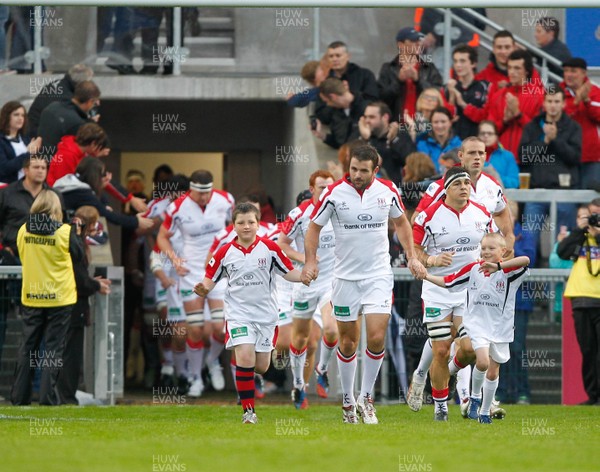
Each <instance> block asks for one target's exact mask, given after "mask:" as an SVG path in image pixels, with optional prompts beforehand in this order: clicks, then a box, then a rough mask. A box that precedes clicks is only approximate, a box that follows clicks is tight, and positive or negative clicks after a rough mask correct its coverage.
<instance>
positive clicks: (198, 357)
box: [186, 339, 205, 378]
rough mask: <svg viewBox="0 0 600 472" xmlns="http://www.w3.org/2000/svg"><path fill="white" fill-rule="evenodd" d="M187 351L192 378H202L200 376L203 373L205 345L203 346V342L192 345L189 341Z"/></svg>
mask: <svg viewBox="0 0 600 472" xmlns="http://www.w3.org/2000/svg"><path fill="white" fill-rule="evenodd" d="M190 344H191V345H190ZM186 351H187V356H188V371H189V375H190V377H193V378H196V377H197V378H200V374H201V372H202V363H203V361H204V351H205V349H204V344H202V341H199V342H198V343H192V342H191V341H190V340H189V339H188V341H187V343H186Z"/></svg>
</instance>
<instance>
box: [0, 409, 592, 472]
mask: <svg viewBox="0 0 600 472" xmlns="http://www.w3.org/2000/svg"><path fill="white" fill-rule="evenodd" d="M450 408H451V409H450V421H449V422H448V423H444V424H440V423H434V422H433V419H432V416H433V409H432V407H431V406H426V407H424V408H423V410H422V411H420V412H419V413H414V412H412V411H410V410H409V409H408V407H407V406H406V405H390V406H378V408H377V413H378V417H379V420H380V424H379V425H364V424H359V425H344V424H342V422H341V410H340V407H339V406H338V405H337V404H335V405H334V404H328V405H322V404H321V405H319V404H316V405H311V408H310V409H308V410H305V411H297V410H295V409H294V408H293V406H292V405H289V406H287V405H262V404H259V405H258V406H257V414H258V417H259V424H257V425H242V424H241V409H240V407H239V406H231V405H228V406H222V405H215V404H203V405H170V406H165V405H148V406H116V407H58V408H49V407H45V408H44V407H0V432H1V438H2V439H1V441H0V444H1V446H0V451H1V453H0V470H1V471H16V472H29V471H32V472H41V471H44V472H49V471H60V472H65V471H78V472H79V471H102V472H105V471H110V472H113V471H128V472H136V471H144V472H155V471H186V472H190V471H217V472H227V471H236V472H238V471H239V472H254V471H257V472H268V471H278V472H288V471H306V472H312V471H313V470H314V471H323V472H331V471H344V472H354V471H375V472H385V471H390V472H392V471H393V472H396V471H457V472H467V471H477V472H487V471H490V470H499V471H511V472H519V471H544V472H548V471H584V470H590V471H591V470H593V471H598V470H600V408H598V407H593V406H592V407H564V406H508V407H507V411H508V414H507V417H506V418H505V419H504V420H496V421H494V424H492V425H482V424H478V423H476V422H474V421H468V420H464V419H462V418H461V417H460V414H459V410H458V407H457V406H451V407H450Z"/></svg>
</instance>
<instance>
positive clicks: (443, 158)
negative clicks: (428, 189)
mask: <svg viewBox="0 0 600 472" xmlns="http://www.w3.org/2000/svg"><path fill="white" fill-rule="evenodd" d="M438 164H439V167H440V170H441V171H442V173H441V176H440V177H443V176H444V174H445V173H446V171H447V170H448V169H450V168H451V167H454V166H456V165H459V164H460V157H458V151H457V150H456V149H450V151H448V152H445V153H444V154H441V155H440V158H439V159H438ZM434 180H437V179H434Z"/></svg>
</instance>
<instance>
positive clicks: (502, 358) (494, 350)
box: [469, 336, 510, 364]
mask: <svg viewBox="0 0 600 472" xmlns="http://www.w3.org/2000/svg"><path fill="white" fill-rule="evenodd" d="M469 338H470V339H471V345H472V346H473V350H474V351H476V350H477V349H482V348H484V347H487V348H489V350H490V357H491V358H492V359H494V360H495V361H496V362H497V363H498V364H506V363H507V362H508V360H509V359H510V343H495V342H493V341H490V340H488V339H485V338H484V337H471V336H469Z"/></svg>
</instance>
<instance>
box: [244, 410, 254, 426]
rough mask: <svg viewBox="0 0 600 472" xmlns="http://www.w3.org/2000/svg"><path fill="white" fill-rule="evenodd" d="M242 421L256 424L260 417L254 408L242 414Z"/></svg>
mask: <svg viewBox="0 0 600 472" xmlns="http://www.w3.org/2000/svg"><path fill="white" fill-rule="evenodd" d="M242 423H244V424H256V423H258V417H257V416H256V413H254V411H253V410H246V411H245V412H244V414H243V415H242Z"/></svg>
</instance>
